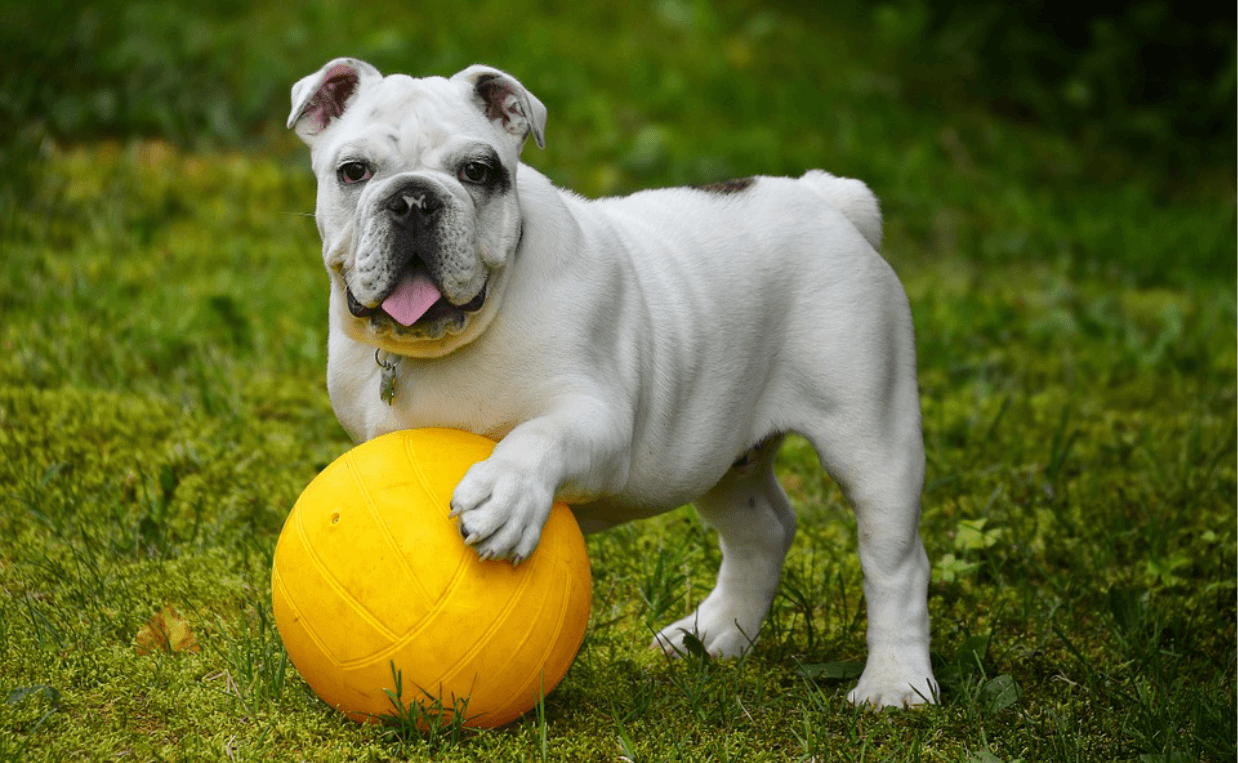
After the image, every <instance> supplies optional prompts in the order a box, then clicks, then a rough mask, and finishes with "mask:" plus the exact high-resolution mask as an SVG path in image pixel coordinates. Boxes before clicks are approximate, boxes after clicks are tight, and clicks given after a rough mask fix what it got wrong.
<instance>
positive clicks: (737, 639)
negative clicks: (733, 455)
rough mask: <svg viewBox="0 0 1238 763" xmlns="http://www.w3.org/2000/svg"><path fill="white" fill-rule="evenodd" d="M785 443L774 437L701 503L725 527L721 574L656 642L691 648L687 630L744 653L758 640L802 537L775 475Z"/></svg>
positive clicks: (724, 650) (715, 648) (708, 643)
mask: <svg viewBox="0 0 1238 763" xmlns="http://www.w3.org/2000/svg"><path fill="white" fill-rule="evenodd" d="M781 444H782V437H773V438H770V439H769V440H767V441H765V442H763V443H762V444H761V445H759V446H757V447H756V448H754V449H753V450H751V451H749V452H748V453H747V454H746V455H745V456H744V457H743V458H742V459H740V461H739V462H737V463H736V464H735V465H734V466H732V467H731V469H730V470H729V471H728V472H727V473H726V476H724V477H723V478H722V480H721V481H720V482H719V483H718V484H717V485H715V486H714V487H713V488H712V489H711V490H710V491H709V492H708V493H706V494H705V495H704V496H702V497H701V498H700V499H699V500H698V501H697V502H696V510H697V512H698V513H699V514H700V515H701V518H702V519H704V520H705V522H706V523H707V524H709V525H710V526H711V527H713V528H714V529H715V530H717V531H718V540H719V544H720V545H721V547H722V565H721V567H720V568H719V570H718V580H717V583H716V584H715V585H714V589H713V591H712V592H711V593H710V594H709V596H707V597H706V598H705V600H704V601H703V602H701V604H700V606H699V607H697V609H696V611H695V612H694V613H692V614H691V615H688V616H687V617H685V618H682V619H681V620H678V621H676V622H674V623H671V624H670V625H668V626H667V627H665V628H663V629H662V630H661V631H660V632H659V633H658V634H657V636H656V637H655V638H654V644H653V645H654V646H655V647H660V648H661V649H663V650H664V651H666V652H668V653H672V652H679V653H686V652H687V649H686V647H685V646H684V635H685V633H691V634H694V635H695V636H696V637H697V638H699V639H700V640H701V643H702V644H704V646H705V649H706V650H707V651H708V652H709V653H710V654H712V655H714V656H716V657H737V656H739V655H740V654H741V653H743V652H744V651H746V650H747V649H748V648H749V647H750V646H751V645H752V643H753V642H754V641H755V640H756V638H757V632H758V631H759V630H760V627H761V621H762V620H764V619H765V615H766V614H767V613H768V612H769V607H770V604H771V603H772V602H773V600H774V593H775V592H776V591H777V589H778V579H779V577H780V575H781V574H782V562H783V558H784V557H785V556H786V554H787V550H788V549H789V548H790V547H791V541H792V539H793V538H794V537H795V514H794V513H793V512H792V510H791V505H790V503H789V502H788V501H787V496H786V494H785V493H784V492H783V491H782V487H781V486H780V485H779V484H778V481H777V479H776V478H775V477H774V456H775V455H776V454H777V453H778V447H779V446H780V445H781Z"/></svg>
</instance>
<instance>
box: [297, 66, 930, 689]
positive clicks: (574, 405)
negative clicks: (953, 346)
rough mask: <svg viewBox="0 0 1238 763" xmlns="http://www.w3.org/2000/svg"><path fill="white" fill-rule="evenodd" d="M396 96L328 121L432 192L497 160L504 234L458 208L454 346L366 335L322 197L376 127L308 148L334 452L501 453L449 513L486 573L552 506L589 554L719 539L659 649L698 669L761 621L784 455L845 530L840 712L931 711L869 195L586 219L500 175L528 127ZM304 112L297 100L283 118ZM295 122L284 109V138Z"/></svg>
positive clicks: (781, 548)
mask: <svg viewBox="0 0 1238 763" xmlns="http://www.w3.org/2000/svg"><path fill="white" fill-rule="evenodd" d="M333 63H336V62H333ZM330 66H331V64H328V67H330ZM326 68H327V67H324V71H325V70H326ZM458 76H459V75H458ZM312 77H313V75H311V78H312ZM311 78H307V80H310V79H311ZM395 79H396V78H390V77H389V78H387V79H386V80H374V79H372V78H368V77H367V78H364V79H363V80H362V84H361V87H360V92H359V94H358V95H357V96H356V97H355V98H354V100H353V101H352V102H350V104H349V107H348V108H349V112H353V111H358V110H359V109H360V108H361V105H362V104H366V105H367V106H368V105H369V104H371V103H372V104H373V106H374V107H375V108H373V111H374V112H375V113H381V115H382V116H381V117H380V118H379V124H380V126H382V127H383V131H384V134H390V135H393V136H396V138H395V140H394V141H392V142H390V144H384V143H382V142H373V143H372V144H371V145H372V146H377V148H375V149H374V150H376V151H378V152H379V153H380V154H381V156H380V157H379V158H380V159H381V161H382V162H383V163H385V165H391V166H394V167H396V168H397V169H398V170H400V171H405V172H407V173H410V174H416V173H420V174H423V175H427V176H429V175H433V176H434V177H436V178H440V180H441V179H442V178H449V177H450V175H451V171H450V167H449V166H448V167H444V166H443V165H442V162H443V161H444V160H443V159H442V157H443V156H445V155H447V154H449V153H450V152H449V151H446V150H444V147H450V146H453V145H458V144H460V142H461V141H464V140H465V139H467V140H468V141H474V142H476V141H483V142H486V143H488V144H493V145H495V146H496V147H498V149H499V154H500V155H501V156H503V157H504V159H505V161H510V163H511V164H510V167H511V168H512V171H513V172H514V173H515V179H516V182H515V186H514V189H513V191H514V192H513V193H512V194H510V198H507V199H502V200H494V201H491V202H485V204H490V205H494V204H497V205H499V206H500V207H502V206H503V205H508V207H505V208H510V209H511V210H513V212H512V213H511V214H494V210H493V209H487V208H479V209H478V210H477V216H478V218H479V219H483V218H484V219H485V220H486V221H487V223H486V224H485V225H480V224H479V225H478V229H477V230H469V231H465V232H464V233H461V234H459V235H463V236H471V237H472V239H470V240H473V241H476V242H479V243H477V244H475V246H476V247H477V249H478V253H477V255H476V257H477V263H482V262H483V261H487V262H489V263H491V264H488V265H486V266H485V267H486V268H487V273H488V277H489V279H490V280H489V284H490V286H489V289H490V292H489V296H488V298H487V302H486V307H485V308H483V309H482V310H481V312H480V313H478V315H477V316H475V317H474V318H473V319H472V323H471V324H470V325H469V327H468V328H467V329H465V330H464V331H463V332H462V333H460V334H452V335H448V336H445V337H440V338H437V339H432V340H431V339H424V338H415V337H414V338H404V339H402V338H400V337H399V336H398V335H395V334H383V335H382V336H378V335H372V334H371V333H367V332H368V331H369V330H368V329H367V328H366V325H365V321H363V320H361V319H358V318H354V317H353V316H352V315H351V314H350V313H349V311H348V309H347V307H346V306H345V304H344V292H343V288H344V286H345V284H346V283H347V280H346V279H347V278H348V277H349V271H348V267H347V266H346V265H345V266H341V264H340V263H341V262H345V263H346V262H348V261H350V260H352V259H355V258H357V257H360V256H362V255H363V254H365V253H361V252H357V251H355V250H354V249H351V248H350V247H355V246H356V245H357V244H356V241H355V237H352V238H350V237H349V236H348V235H346V231H347V230H348V229H350V228H356V227H358V226H360V225H362V224H363V223H366V222H372V220H371V221H367V220H364V219H357V217H358V216H359V215H368V216H370V217H373V215H374V214H375V213H374V212H373V210H372V205H371V206H370V207H367V206H366V205H364V204H360V205H358V204H357V203H356V202H355V201H350V200H349V198H348V197H347V195H346V194H344V193H342V192H341V191H340V189H339V188H338V187H337V185H338V184H337V183H336V182H335V180H334V177H333V172H334V170H333V169H332V167H331V162H334V161H335V158H334V157H333V156H331V154H330V150H331V149H329V148H328V147H330V146H333V145H338V144H340V143H341V142H344V141H347V140H352V139H355V138H356V137H357V136H358V135H359V134H360V133H363V132H364V131H366V130H374V129H377V128H376V127H375V126H374V124H373V121H374V117H370V118H368V119H367V120H365V121H362V120H360V119H353V120H349V117H350V116H351V115H350V113H347V112H346V113H345V115H344V117H343V118H341V119H339V120H337V122H336V123H335V124H333V125H330V126H328V128H327V129H326V130H325V131H323V132H322V134H321V135H316V136H313V138H312V139H307V140H308V141H309V142H311V145H312V146H313V148H314V162H315V166H316V168H318V174H319V184H320V192H319V208H318V219H319V223H320V227H322V228H323V239H324V258H325V259H326V262H327V266H328V273H329V274H330V276H331V284H332V291H331V309H330V340H329V366H328V388H329V391H330V395H331V400H332V404H333V406H334V408H335V411H336V414H337V416H338V417H339V419H340V421H341V423H342V424H343V425H344V427H345V428H346V429H347V430H348V431H349V433H350V434H351V435H352V436H353V437H354V438H355V439H357V440H365V439H369V438H372V437H375V436H377V435H380V434H383V433H385V432H389V431H392V430H398V429H407V428H414V427H429V426H446V427H456V428H460V429H465V430H469V431H472V432H477V433H480V434H484V435H487V436H490V437H493V438H496V439H498V440H499V444H498V446H497V447H496V449H495V451H494V454H493V455H492V457H491V458H490V459H488V460H486V461H484V462H482V463H480V464H477V465H476V466H474V467H473V468H472V469H471V470H470V471H469V472H468V473H467V474H466V476H465V477H464V479H463V480H462V481H461V482H460V484H459V486H458V487H457V488H456V491H455V495H454V497H453V500H452V510H453V514H455V515H456V516H458V517H459V520H460V527H461V531H462V533H464V534H465V536H466V539H467V540H468V542H470V543H472V544H474V545H475V547H476V548H477V550H478V552H479V553H480V554H482V555H483V556H486V557H508V558H513V559H515V560H519V559H522V558H525V557H527V556H528V555H529V554H530V553H531V552H532V551H533V549H534V547H535V546H536V543H537V541H538V538H539V536H540V532H541V528H542V525H543V523H544V521H545V519H546V517H547V515H548V512H549V508H550V503H551V501H552V499H554V498H555V497H556V496H557V497H559V498H562V499H565V500H567V501H569V502H570V503H571V504H572V506H573V511H574V512H575V514H576V516H577V518H578V519H579V521H580V524H581V526H582V528H583V529H585V530H586V531H595V530H601V529H605V528H607V527H610V526H612V525H614V524H617V523H621V522H625V521H628V520H631V519H634V518H640V517H647V516H651V515H654V514H657V513H660V512H663V511H668V510H670V509H673V508H675V507H677V506H680V505H682V504H684V503H687V502H696V505H697V508H698V510H699V511H700V513H701V515H702V516H703V518H704V519H705V520H706V521H707V522H709V523H710V524H711V525H712V526H713V527H715V528H716V529H717V530H718V533H719V537H720V542H721V545H722V552H723V561H722V567H721V569H720V570H719V574H718V581H717V585H716V587H715V589H714V591H713V593H711V594H710V595H709V596H708V597H707V598H706V599H705V601H704V602H703V603H702V604H701V605H700V607H699V608H698V609H697V611H696V612H695V613H693V614H691V615H688V616H687V617H685V618H684V619H682V620H680V621H678V622H676V623H673V624H671V625H669V626H668V627H666V628H665V629H663V630H662V631H661V632H660V633H659V634H658V637H657V639H656V643H657V644H659V645H661V646H662V647H663V648H665V649H682V648H683V636H684V632H685V631H687V632H695V633H696V634H697V635H698V636H699V637H700V638H701V640H702V641H703V643H704V645H705V647H706V648H707V649H708V650H709V651H710V652H712V653H714V654H718V655H737V654H739V653H740V652H742V651H744V650H745V649H747V648H748V646H749V645H750V644H751V643H752V641H753V640H754V639H755V638H756V636H757V633H758V631H759V629H760V625H761V621H762V620H763V619H764V617H765V615H766V613H767V612H768V609H769V606H770V603H771V601H772V599H773V596H774V593H775V590H776V588H777V584H778V578H779V574H780V571H781V567H782V561H783V557H784V555H785V553H786V551H787V549H788V548H789V547H790V544H791V540H792V538H793V536H794V533H795V524H796V523H795V517H794V515H793V514H792V512H791V510H790V507H789V504H788V502H787V499H786V497H785V495H784V494H783V492H782V490H781V488H780V487H779V486H778V483H777V482H776V480H775V479H774V474H773V459H774V455H775V453H776V451H777V447H778V444H779V443H780V442H781V436H782V435H783V434H785V433H789V432H796V433H799V434H801V435H803V436H805V437H806V438H808V440H809V441H810V442H811V443H812V445H813V446H814V448H815V449H816V451H817V453H818V455H819V457H820V459H821V461H822V464H823V465H824V466H825V468H826V469H828V470H829V472H830V473H831V474H832V475H833V476H834V478H835V479H836V480H837V481H838V482H839V484H840V485H841V486H842V488H843V489H844V490H845V492H846V494H847V495H848V497H849V499H850V500H851V502H852V503H853V505H854V507H855V511H856V518H857V524H858V527H859V551H860V560H861V565H862V568H863V571H864V592H865V597H866V600H867V604H868V615H869V617H868V647H869V658H868V663H867V666H866V668H865V670H864V673H863V675H862V676H861V678H860V681H859V684H858V686H857V687H856V688H855V690H853V691H852V692H851V693H850V694H849V695H848V696H849V698H850V699H851V700H852V701H853V702H856V703H871V704H874V705H878V706H884V705H915V704H920V703H924V702H931V701H933V699H934V692H935V691H936V683H935V682H934V680H933V677H932V670H931V667H930V665H929V653H928V646H929V618H928V609H927V602H926V596H927V586H928V580H929V565H928V560H927V557H926V555H925V553H924V548H923V546H922V544H921V541H920V539H919V536H918V533H917V524H918V520H919V514H920V491H921V486H922V482H923V474H924V453H923V444H922V436H921V428H920V409H919V400H918V393H917V388H916V376H915V348H914V340H913V333H912V322H911V312H910V309H909V306H908V302H907V298H906V296H905V294H904V292H903V289H902V287H901V285H900V284H899V282H898V279H897V278H896V276H895V275H894V273H893V271H892V270H891V269H890V267H889V266H888V265H887V264H886V262H885V260H883V259H882V258H881V256H880V255H879V254H878V252H877V248H878V247H879V246H880V242H881V216H880V211H879V210H878V207H877V202H876V199H875V198H874V197H873V195H872V193H871V192H870V191H869V190H868V188H867V187H866V186H865V185H864V184H863V183H862V182H860V181H858V180H850V179H845V178H837V177H834V176H832V175H829V174H828V173H825V172H820V171H811V172H809V173H808V174H806V175H805V176H804V177H802V178H799V179H788V178H774V177H761V178H757V179H755V180H754V181H753V182H752V184H751V185H750V186H749V187H748V188H746V189H744V190H740V191H736V192H732V193H719V192H710V191H707V190H699V189H693V188H678V189H666V190H660V191H647V192H643V193H638V194H635V195H632V196H628V197H622V198H612V199H603V200H598V201H589V200H586V199H583V198H581V197H579V196H576V195H574V194H571V193H569V192H565V191H561V190H559V189H557V188H555V187H554V186H553V185H552V184H551V183H550V182H549V181H548V180H547V179H546V178H545V177H544V176H543V175H541V174H540V173H538V172H537V171H535V170H533V169H532V168H530V167H527V166H525V165H523V164H519V163H518V161H517V159H516V155H517V153H518V151H519V148H520V145H521V144H522V143H523V138H524V137H525V136H526V135H527V132H529V131H533V132H535V134H536V135H537V136H538V137H539V138H540V134H541V129H542V124H541V122H543V121H544V119H545V115H544V109H542V112H541V114H536V113H535V114H534V115H533V117H532V122H533V124H530V125H525V126H524V127H523V129H522V132H523V133H524V134H514V133H513V130H512V127H511V120H506V119H504V120H495V121H494V122H491V121H490V120H489V119H486V118H485V115H484V114H483V115H482V118H481V119H478V118H477V115H478V106H477V104H476V103H475V101H474V100H473V99H472V98H471V95H470V91H469V89H468V88H467V87H461V86H460V84H459V83H458V82H457V78H452V80H450V81H448V80H434V81H431V80H408V79H407V78H403V79H401V80H397V81H396V82H394V83H393V80H395ZM304 82H305V81H303V83H304ZM511 82H513V83H514V82H515V81H514V80H511ZM409 83H415V85H410V84H409ZM450 83H456V84H454V85H452V84H450ZM396 85H399V87H396ZM516 85H517V86H518V83H516ZM384 86H386V88H387V89H385V90H381V91H380V88H382V87H384ZM312 87H313V83H312V81H311V83H310V84H309V85H303V84H300V83H299V84H298V88H299V90H298V91H294V96H295V95H298V94H299V95H300V97H301V99H302V105H304V102H305V99H307V98H308V97H309V95H307V88H312ZM308 92H309V94H310V95H312V90H309V91H308ZM516 92H517V93H523V92H524V91H523V90H522V89H519V90H517V91H516ZM410 94H419V95H420V96H421V99H420V100H416V101H414V99H413V95H410ZM534 100H535V99H534ZM396 106H398V108H396ZM537 106H538V107H540V103H538V104H537ZM527 110H533V109H527ZM296 113H297V103H296V100H295V98H294V119H293V120H291V121H292V122H295V121H296V120H295V116H296ZM365 113H366V114H370V110H369V109H367V111H366V112H365ZM515 123H517V124H519V120H515ZM333 133H334V134H333ZM371 182H382V181H381V179H380V178H378V176H377V175H376V177H375V181H371ZM442 182H443V183H444V186H445V187H450V191H449V192H450V193H452V194H458V193H472V190H471V189H468V188H463V189H456V188H455V187H454V186H452V185H451V183H450V182H448V181H447V180H443V181H442ZM472 198H474V203H477V204H481V203H482V202H480V201H477V199H479V198H480V197H472ZM457 201H459V203H461V204H464V203H465V197H463V196H460V197H458V198H457ZM496 227H497V228H498V229H497V230H494V228H496ZM453 235H454V234H453ZM517 241H518V242H519V246H518V247H517V246H516V242H517ZM496 245H497V246H500V247H504V246H505V247H507V249H506V250H504V251H497V252H496V251H495V249H494V246H496ZM483 248H484V249H486V251H485V252H484V253H483V252H482V251H481V249H483ZM478 267H481V265H478ZM376 347H381V348H382V349H384V350H387V351H389V352H393V353H395V354H396V355H399V356H401V357H402V361H401V362H400V363H399V365H398V382H397V390H396V395H395V399H394V403H393V404H392V405H388V404H386V403H385V402H383V400H381V399H380V396H379V392H378V388H379V385H380V369H379V367H378V366H377V365H376V364H375V361H374V353H375V349H376Z"/></svg>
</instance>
